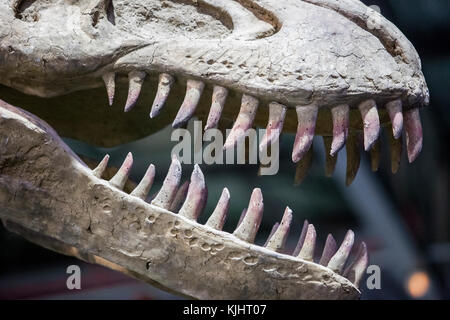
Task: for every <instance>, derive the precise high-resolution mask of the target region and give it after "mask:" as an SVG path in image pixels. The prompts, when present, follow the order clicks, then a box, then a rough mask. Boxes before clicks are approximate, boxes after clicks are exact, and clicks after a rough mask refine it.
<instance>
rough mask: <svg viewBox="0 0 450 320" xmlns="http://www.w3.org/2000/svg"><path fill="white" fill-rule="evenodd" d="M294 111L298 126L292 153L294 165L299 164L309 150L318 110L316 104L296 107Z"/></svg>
mask: <svg viewBox="0 0 450 320" xmlns="http://www.w3.org/2000/svg"><path fill="white" fill-rule="evenodd" d="M296 110H297V118H298V126H297V135H296V136H295V142H294V150H293V152H292V161H294V162H295V163H297V162H299V161H300V159H301V158H303V156H304V155H305V154H306V153H307V152H308V150H309V149H310V148H311V145H312V142H313V138H314V131H315V129H316V120H317V113H318V110H319V109H318V108H317V105H316V104H312V105H309V106H298V107H297V108H296Z"/></svg>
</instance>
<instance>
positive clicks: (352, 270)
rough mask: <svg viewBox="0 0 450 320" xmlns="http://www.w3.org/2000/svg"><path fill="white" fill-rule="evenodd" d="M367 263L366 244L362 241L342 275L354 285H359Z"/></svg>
mask: <svg viewBox="0 0 450 320" xmlns="http://www.w3.org/2000/svg"><path fill="white" fill-rule="evenodd" d="M368 264H369V253H368V252H367V245H366V243H365V242H362V243H361V246H360V247H359V251H358V255H357V256H356V258H355V261H353V262H352V264H351V265H350V266H348V268H347V269H346V270H345V272H344V277H346V278H347V279H348V280H350V281H351V282H352V283H353V284H354V285H355V286H356V287H359V284H360V282H361V280H362V278H363V277H364V273H365V272H366V269H367V266H368Z"/></svg>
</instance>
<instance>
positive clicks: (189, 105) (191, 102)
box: [172, 79, 205, 128]
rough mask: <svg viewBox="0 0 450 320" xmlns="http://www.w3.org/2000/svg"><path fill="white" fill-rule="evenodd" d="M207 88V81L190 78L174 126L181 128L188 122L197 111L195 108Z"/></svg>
mask: <svg viewBox="0 0 450 320" xmlns="http://www.w3.org/2000/svg"><path fill="white" fill-rule="evenodd" d="M204 88H205V83H204V82H202V81H198V80H192V79H191V80H188V81H187V88H186V96H185V97H184V101H183V104H182V105H181V107H180V110H178V114H177V116H176V117H175V120H174V121H173V123H172V127H174V128H179V127H181V126H183V125H184V124H186V123H187V122H188V121H189V119H190V118H192V116H193V115H194V113H195V109H196V108H197V105H198V103H199V101H200V98H201V96H202V93H203V89H204Z"/></svg>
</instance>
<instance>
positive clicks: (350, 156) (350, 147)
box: [345, 135, 361, 186]
mask: <svg viewBox="0 0 450 320" xmlns="http://www.w3.org/2000/svg"><path fill="white" fill-rule="evenodd" d="M359 138H360V137H359V136H358V135H349V136H348V139H347V147H346V149H347V177H346V182H345V183H346V185H347V186H349V185H351V184H352V182H353V180H355V177H356V174H357V173H358V169H359V164H360V161H361V155H360V152H359V143H358V140H359Z"/></svg>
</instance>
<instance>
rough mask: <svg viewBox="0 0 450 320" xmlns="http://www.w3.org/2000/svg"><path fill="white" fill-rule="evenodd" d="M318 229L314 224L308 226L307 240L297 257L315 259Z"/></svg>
mask: <svg viewBox="0 0 450 320" xmlns="http://www.w3.org/2000/svg"><path fill="white" fill-rule="evenodd" d="M316 237H317V235H316V229H315V228H314V226H313V225H312V224H310V225H309V226H308V231H307V232H306V237H305V241H304V242H303V246H302V250H300V253H299V254H298V256H297V258H300V259H303V260H306V261H313V260H314V249H315V248H316Z"/></svg>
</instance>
